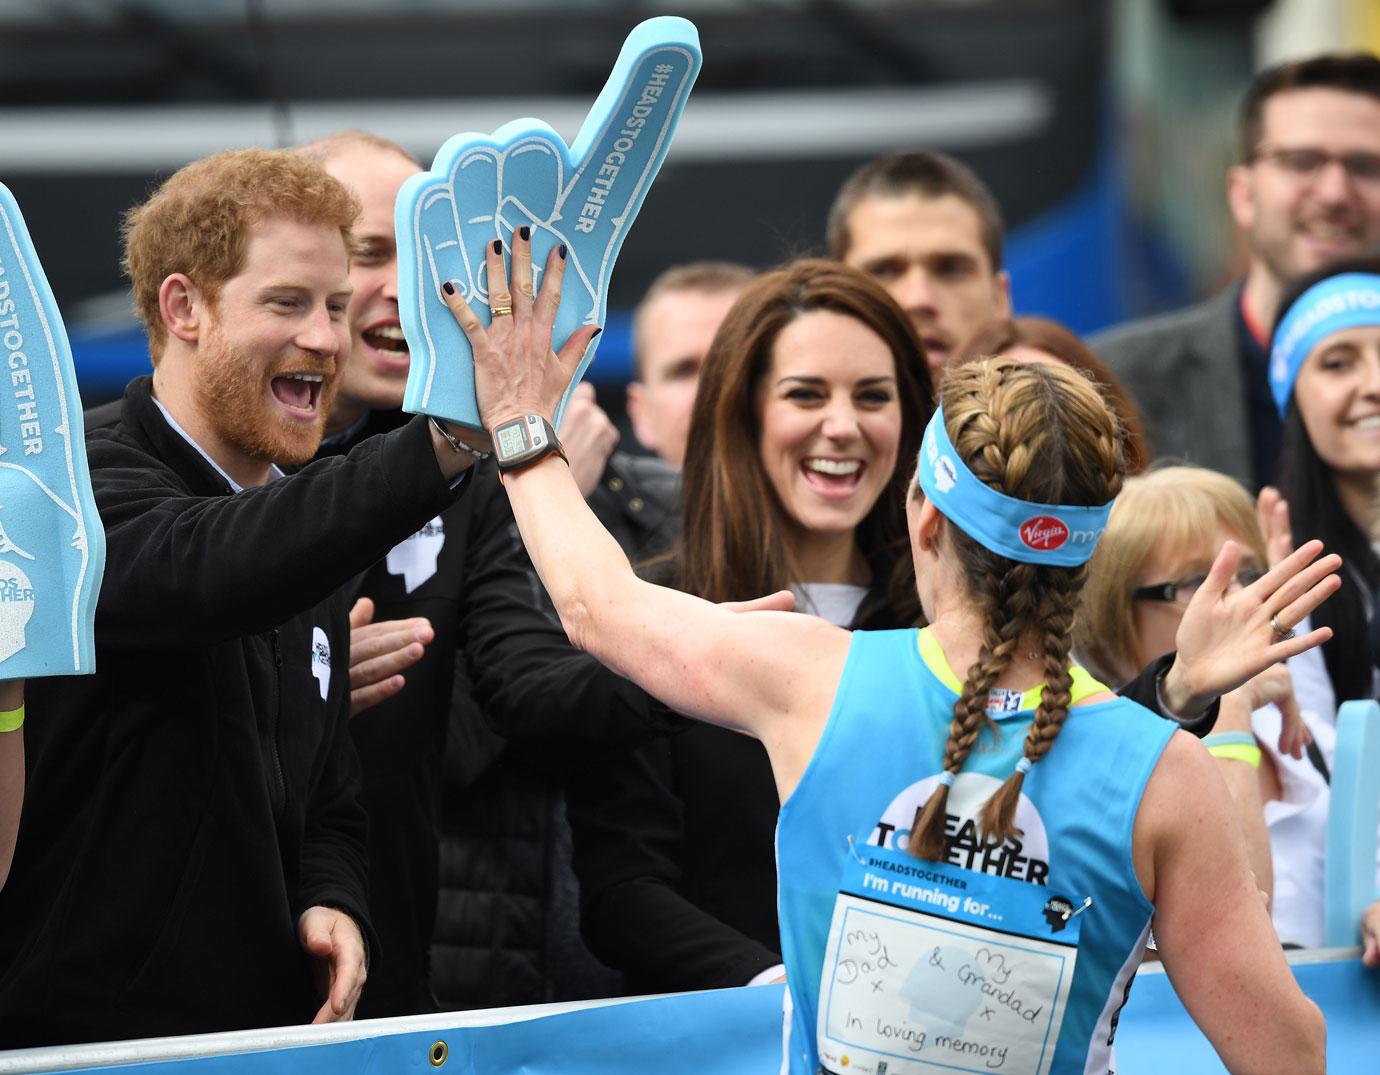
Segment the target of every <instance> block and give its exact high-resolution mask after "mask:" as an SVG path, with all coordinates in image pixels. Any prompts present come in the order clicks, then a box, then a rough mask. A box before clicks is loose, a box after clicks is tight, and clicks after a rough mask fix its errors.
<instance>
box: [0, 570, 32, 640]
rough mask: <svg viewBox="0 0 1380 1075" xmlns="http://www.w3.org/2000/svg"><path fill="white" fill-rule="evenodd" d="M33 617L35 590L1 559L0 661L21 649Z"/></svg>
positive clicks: (17, 571) (26, 577)
mask: <svg viewBox="0 0 1380 1075" xmlns="http://www.w3.org/2000/svg"><path fill="white" fill-rule="evenodd" d="M33 614H34V587H33V583H31V582H30V581H29V576H28V575H26V574H24V572H23V571H21V570H19V568H18V567H16V566H15V565H14V564H12V563H10V562H9V561H7V560H0V661H4V660H6V659H7V658H9V657H13V656H14V655H15V654H16V653H18V652H19V651H20V650H22V649H23V648H24V644H25V639H24V628H25V627H26V626H27V625H28V622H29V620H30V619H31V618H32V617H33Z"/></svg>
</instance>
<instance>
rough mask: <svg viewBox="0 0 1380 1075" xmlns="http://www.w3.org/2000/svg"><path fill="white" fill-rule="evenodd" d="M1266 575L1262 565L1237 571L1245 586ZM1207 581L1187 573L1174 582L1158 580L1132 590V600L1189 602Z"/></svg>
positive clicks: (1239, 582) (1203, 577) (1205, 578)
mask: <svg viewBox="0 0 1380 1075" xmlns="http://www.w3.org/2000/svg"><path fill="white" fill-rule="evenodd" d="M1264 576H1265V569H1264V568H1261V567H1243V568H1242V569H1241V570H1240V571H1238V572H1237V573H1236V581H1237V583H1238V584H1239V585H1241V586H1243V587H1245V586H1249V585H1251V584H1252V583H1254V582H1259V581H1260V580H1261V579H1262V578H1263V577H1264ZM1206 581H1207V576H1206V575H1187V576H1185V577H1184V578H1181V579H1175V580H1174V581H1173V582H1156V583H1153V584H1152V585H1150V586H1142V587H1140V588H1139V589H1135V590H1132V591H1131V600H1132V601H1166V602H1168V603H1170V604H1175V603H1178V604H1184V605H1186V604H1188V603H1189V602H1190V601H1192V600H1193V595H1194V594H1196V593H1197V592H1198V588H1199V587H1200V586H1202V585H1203V583H1205V582H1206Z"/></svg>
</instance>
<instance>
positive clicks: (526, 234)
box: [518, 224, 532, 243]
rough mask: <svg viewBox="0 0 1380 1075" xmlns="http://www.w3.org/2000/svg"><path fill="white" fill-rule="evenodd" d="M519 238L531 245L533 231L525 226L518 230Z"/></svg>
mask: <svg viewBox="0 0 1380 1075" xmlns="http://www.w3.org/2000/svg"><path fill="white" fill-rule="evenodd" d="M518 236H519V237H520V238H521V239H522V241H523V242H524V243H530V242H531V241H532V229H531V228H529V227H528V226H527V225H526V224H524V225H523V226H522V227H520V228H518Z"/></svg>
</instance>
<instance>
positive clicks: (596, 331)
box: [590, 328, 604, 340]
mask: <svg viewBox="0 0 1380 1075" xmlns="http://www.w3.org/2000/svg"><path fill="white" fill-rule="evenodd" d="M603 331H604V330H603V329H602V328H596V329H595V330H594V336H591V337H590V339H591V340H593V339H594V337H595V336H598V335H599V333H601V332H603Z"/></svg>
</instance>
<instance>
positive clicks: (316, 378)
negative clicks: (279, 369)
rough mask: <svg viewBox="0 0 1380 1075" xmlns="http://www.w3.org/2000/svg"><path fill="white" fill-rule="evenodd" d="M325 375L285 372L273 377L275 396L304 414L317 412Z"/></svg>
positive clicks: (287, 405)
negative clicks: (317, 403) (317, 402)
mask: <svg viewBox="0 0 1380 1075" xmlns="http://www.w3.org/2000/svg"><path fill="white" fill-rule="evenodd" d="M325 379H326V378H325V376H324V375H323V374H320V373H284V374H282V375H281V376H278V377H275V378H273V381H272V384H271V387H272V389H273V395H274V398H276V399H277V400H278V402H279V403H281V404H282V405H283V406H284V407H287V408H288V409H289V410H292V411H299V412H301V413H302V414H307V415H309V414H315V413H316V401H317V400H318V399H320V398H321V385H322V383H323V382H324V381H325Z"/></svg>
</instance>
